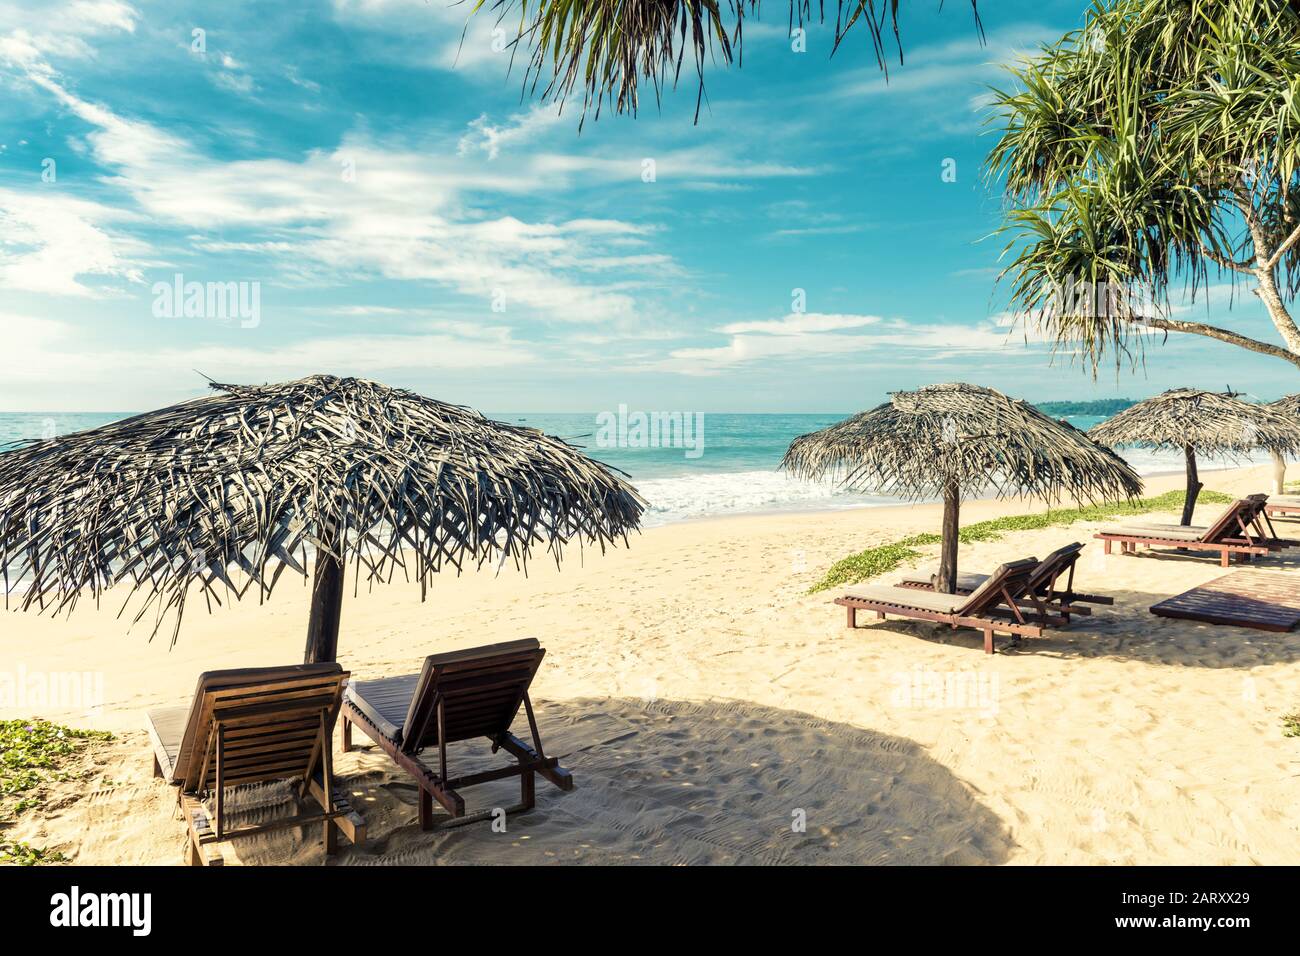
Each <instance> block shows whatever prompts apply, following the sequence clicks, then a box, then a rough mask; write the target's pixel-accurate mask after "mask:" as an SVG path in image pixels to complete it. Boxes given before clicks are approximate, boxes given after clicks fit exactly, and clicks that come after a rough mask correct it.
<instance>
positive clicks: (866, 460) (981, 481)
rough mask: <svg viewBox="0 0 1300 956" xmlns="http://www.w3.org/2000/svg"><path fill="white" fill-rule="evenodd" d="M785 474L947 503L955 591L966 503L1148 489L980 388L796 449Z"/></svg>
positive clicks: (1055, 428)
mask: <svg viewBox="0 0 1300 956" xmlns="http://www.w3.org/2000/svg"><path fill="white" fill-rule="evenodd" d="M781 467H783V468H786V469H788V470H789V471H791V472H792V473H794V474H795V475H797V476H800V477H804V478H813V479H816V478H821V477H824V476H828V475H840V476H842V480H843V482H844V484H845V485H846V486H847V487H850V488H856V489H861V490H864V491H881V492H884V493H886V494H891V495H897V496H898V497H901V498H907V499H912V500H916V499H924V498H942V499H943V546H942V549H943V550H942V555H941V557H940V561H939V575H938V579H937V580H936V582H935V586H936V587H937V588H938V589H939V590H941V591H944V592H946V593H948V594H951V593H953V591H954V590H955V589H956V582H957V532H958V526H959V514H960V510H961V499H962V496H963V495H966V494H971V493H973V492H979V491H983V490H991V491H992V492H993V493H994V494H996V495H997V496H998V497H999V498H1005V497H1011V496H1030V497H1036V498H1044V499H1046V500H1048V501H1058V500H1060V499H1061V497H1062V496H1067V497H1070V498H1074V499H1079V500H1090V501H1096V500H1099V499H1100V500H1114V499H1118V498H1125V497H1128V498H1131V497H1133V496H1134V495H1136V494H1138V493H1139V492H1140V491H1141V490H1142V481H1141V479H1140V478H1138V476H1137V474H1136V473H1134V471H1133V469H1132V468H1130V467H1129V466H1128V465H1127V464H1126V463H1125V462H1124V460H1123V459H1122V458H1120V457H1119V456H1118V455H1116V454H1115V453H1114V452H1112V451H1111V450H1110V449H1108V448H1102V447H1100V446H1098V445H1097V444H1095V443H1094V442H1092V441H1090V440H1089V439H1088V437H1087V436H1086V435H1085V434H1084V433H1083V432H1081V431H1079V430H1078V429H1077V428H1074V427H1073V426H1072V425H1069V424H1067V423H1066V422H1060V421H1056V420H1055V419H1052V418H1049V417H1048V416H1047V415H1044V414H1043V413H1042V412H1040V411H1039V410H1038V409H1036V408H1034V407H1033V406H1032V405H1029V404H1027V403H1025V402H1022V401H1019V400H1016V399H1011V398H1008V397H1007V396H1006V395H1003V394H1002V393H1001V392H997V391H994V390H993V389H991V388H982V387H980V386H978V385H964V384H961V383H954V384H948V385H928V386H926V387H925V388H921V389H918V390H916V391H915V392H894V393H893V394H892V395H891V396H890V400H889V401H888V402H886V403H885V404H883V405H880V406H877V407H876V408H873V409H872V410H871V411H869V412H861V413H859V414H857V415H854V416H853V417H852V418H849V419H846V420H845V421H842V422H840V423H839V424H836V425H832V426H830V427H829V428H824V429H822V430H821V431H819V432H813V433H812V434H810V435H801V436H800V437H799V438H796V439H795V440H794V441H793V442H792V443H791V445H790V448H789V450H788V451H787V452H786V454H785V459H784V461H782V463H781Z"/></svg>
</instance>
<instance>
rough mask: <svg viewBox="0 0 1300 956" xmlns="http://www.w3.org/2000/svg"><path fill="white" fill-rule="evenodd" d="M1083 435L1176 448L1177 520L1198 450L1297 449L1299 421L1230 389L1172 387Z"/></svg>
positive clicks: (1192, 487) (1195, 489)
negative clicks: (1181, 487) (1183, 478)
mask: <svg viewBox="0 0 1300 956" xmlns="http://www.w3.org/2000/svg"><path fill="white" fill-rule="evenodd" d="M1088 435H1089V436H1090V437H1091V438H1093V439H1094V440H1096V441H1099V442H1101V443H1102V444H1103V445H1110V446H1112V447H1114V446H1120V445H1129V446H1138V447H1142V448H1158V449H1172V450H1181V451H1182V452H1183V456H1184V458H1185V460H1186V463H1187V497H1186V499H1185V500H1184V502H1183V516H1182V524H1184V525H1189V524H1191V523H1192V511H1193V510H1194V509H1195V507H1196V498H1197V495H1199V494H1200V492H1201V487H1202V485H1201V481H1200V478H1199V476H1198V474H1197V467H1196V455H1197V453H1198V452H1199V453H1201V454H1205V455H1211V456H1218V455H1226V456H1229V457H1233V456H1237V455H1245V454H1249V453H1250V452H1251V451H1253V450H1255V449H1256V448H1263V449H1267V450H1268V451H1272V452H1277V453H1279V454H1287V453H1290V452H1295V451H1296V450H1298V449H1300V426H1297V423H1296V421H1295V419H1294V418H1288V416H1286V415H1285V414H1283V413H1282V412H1280V411H1277V410H1276V409H1273V408H1270V407H1269V406H1267V405H1252V404H1250V403H1249V402H1243V401H1242V400H1241V399H1240V398H1238V397H1237V396H1236V395H1234V394H1232V393H1230V392H1207V391H1203V390H1201V389H1197V388H1173V389H1170V390H1169V391H1167V392H1162V393H1161V394H1159V395H1156V396H1155V397H1154V398H1148V399H1147V400H1146V401H1144V402H1138V403H1137V404H1136V405H1133V406H1131V407H1129V408H1126V409H1125V410H1124V411H1122V412H1120V413H1119V414H1118V415H1115V416H1114V417H1112V418H1108V419H1107V420H1106V421H1104V422H1102V423H1101V424H1100V425H1096V426H1094V427H1093V428H1091V429H1089V431H1088Z"/></svg>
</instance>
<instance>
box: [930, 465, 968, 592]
mask: <svg viewBox="0 0 1300 956" xmlns="http://www.w3.org/2000/svg"><path fill="white" fill-rule="evenodd" d="M960 516H961V491H960V489H958V487H957V486H956V485H949V486H948V487H947V488H945V489H944V492H943V544H942V545H941V546H940V547H941V548H942V550H941V551H940V553H939V573H938V574H936V575H935V576H934V580H933V582H932V584H933V587H934V589H935V590H936V591H938V592H940V593H941V594H956V593H957V541H958V530H959V524H958V522H959V521H960Z"/></svg>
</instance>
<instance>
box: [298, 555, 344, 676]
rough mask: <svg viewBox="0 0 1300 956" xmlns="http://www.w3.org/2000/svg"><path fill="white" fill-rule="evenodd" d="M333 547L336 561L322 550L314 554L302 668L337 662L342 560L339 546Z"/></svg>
mask: <svg viewBox="0 0 1300 956" xmlns="http://www.w3.org/2000/svg"><path fill="white" fill-rule="evenodd" d="M335 546H336V548H337V549H338V550H339V556H338V557H335V556H334V555H332V554H330V553H329V552H328V551H325V550H317V552H316V570H315V574H314V576H313V580H312V590H311V617H310V619H309V620H308V622H307V650H306V652H305V653H304V655H303V663H304V664H318V663H321V662H324V661H334V660H337V659H338V650H339V615H340V613H341V612H342V610H343V557H342V543H341V542H336V543H335Z"/></svg>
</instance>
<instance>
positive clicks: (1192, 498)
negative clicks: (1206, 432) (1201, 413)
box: [1179, 445, 1201, 525]
mask: <svg viewBox="0 0 1300 956" xmlns="http://www.w3.org/2000/svg"><path fill="white" fill-rule="evenodd" d="M1183 455H1184V456H1185V457H1186V458H1187V500H1186V501H1184V502H1183V520H1182V521H1181V522H1179V523H1180V524H1184V525H1188V524H1191V523H1192V512H1193V511H1195V510H1196V496H1197V495H1199V494H1200V493H1201V482H1200V479H1199V478H1198V477H1197V474H1196V449H1195V448H1193V447H1192V446H1191V445H1184V446H1183Z"/></svg>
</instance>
